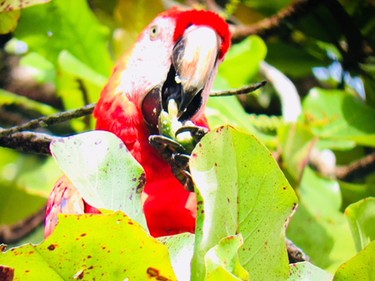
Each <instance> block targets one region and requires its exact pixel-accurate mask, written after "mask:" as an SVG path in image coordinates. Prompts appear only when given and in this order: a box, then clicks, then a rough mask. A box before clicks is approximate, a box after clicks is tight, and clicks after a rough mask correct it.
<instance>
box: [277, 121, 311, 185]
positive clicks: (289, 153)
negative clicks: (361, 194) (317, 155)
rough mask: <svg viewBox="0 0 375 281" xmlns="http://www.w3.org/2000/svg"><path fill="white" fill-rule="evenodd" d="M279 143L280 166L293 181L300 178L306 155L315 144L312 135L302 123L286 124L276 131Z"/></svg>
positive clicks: (297, 180) (305, 163)
mask: <svg viewBox="0 0 375 281" xmlns="http://www.w3.org/2000/svg"><path fill="white" fill-rule="evenodd" d="M278 137H279V145H280V149H281V151H282V159H283V162H282V167H283V169H284V171H286V172H287V173H288V174H289V175H290V176H291V179H292V180H293V182H296V183H298V182H299V180H300V179H301V176H302V173H303V171H304V168H305V166H306V165H307V163H308V157H309V155H310V152H311V149H312V147H313V145H314V144H315V141H314V135H313V134H312V133H311V131H310V130H309V128H307V127H306V126H304V125H303V124H299V123H296V124H288V125H285V126H282V127H281V128H280V129H279V132H278Z"/></svg>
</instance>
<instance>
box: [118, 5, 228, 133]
mask: <svg viewBox="0 0 375 281" xmlns="http://www.w3.org/2000/svg"><path fill="white" fill-rule="evenodd" d="M230 42H231V36H230V32H229V27H228V24H227V23H226V22H225V21H224V19H222V18H221V17H219V16H218V15H216V14H215V13H213V12H210V11H203V10H180V9H176V8H175V9H171V10H168V11H166V12H163V13H162V14H160V15H159V16H158V17H156V18H155V19H154V20H153V21H152V22H151V23H150V24H149V25H148V27H147V28H146V29H145V30H144V31H143V32H142V33H141V35H140V37H139V38H138V41H137V43H136V45H135V46H134V48H133V49H132V51H131V53H130V55H129V56H128V57H127V61H126V64H127V70H131V71H130V73H131V75H129V72H128V71H124V74H123V75H124V77H123V78H122V79H121V81H122V85H121V87H122V90H123V91H124V92H125V93H130V95H132V93H134V94H133V95H134V96H133V98H134V101H136V102H137V103H138V105H139V106H140V108H141V109H142V114H143V117H144V120H145V121H146V122H147V123H148V124H149V125H151V126H157V122H158V116H159V114H160V111H161V110H162V109H163V110H164V111H167V110H168V103H169V101H170V100H172V99H173V100H174V101H175V102H176V104H177V109H178V115H177V116H178V118H179V121H185V120H193V121H194V120H195V119H197V118H199V116H200V115H201V113H202V111H203V109H204V107H205V105H206V103H207V100H208V96H209V94H210V90H211V86H212V82H213V79H214V77H215V75H216V73H217V69H218V66H219V64H220V63H221V62H222V61H223V59H224V56H225V54H226V53H227V51H228V49H229V47H230ZM129 76H130V77H129ZM137 88H138V89H137Z"/></svg>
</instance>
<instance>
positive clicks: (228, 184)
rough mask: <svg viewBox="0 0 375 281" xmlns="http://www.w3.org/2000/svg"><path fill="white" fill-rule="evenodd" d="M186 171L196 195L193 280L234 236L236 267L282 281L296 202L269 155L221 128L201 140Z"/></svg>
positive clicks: (256, 143)
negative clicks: (239, 240) (210, 254)
mask: <svg viewBox="0 0 375 281" xmlns="http://www.w3.org/2000/svg"><path fill="white" fill-rule="evenodd" d="M190 169H191V172H192V176H193V179H194V182H195V183H196V186H197V190H198V191H197V192H198V218H197V230H196V249H195V253H194V258H193V274H194V275H193V278H197V280H200V279H203V277H204V268H203V258H204V256H205V254H206V253H207V251H209V250H210V249H211V248H212V247H214V246H215V245H217V244H218V243H219V241H220V240H221V239H222V238H224V237H227V236H231V235H236V234H238V233H240V234H241V235H242V236H243V237H244V245H243V246H242V247H241V249H240V251H239V256H240V261H241V264H242V266H244V268H245V269H246V270H247V271H248V272H249V274H250V276H251V277H252V278H254V279H257V280H259V279H263V278H266V277H268V280H273V279H282V278H286V277H287V276H288V274H289V266H288V258H287V254H286V248H285V233H284V232H285V222H286V221H287V220H288V217H289V216H290V215H291V213H292V212H293V210H294V208H295V207H296V204H297V198H296V195H295V193H294V191H293V189H292V188H291V187H290V185H289V183H288V182H287V180H286V179H285V177H284V175H283V174H282V172H281V171H280V169H279V167H278V165H277V163H276V162H275V160H274V159H273V157H272V156H271V154H270V152H269V151H268V150H267V149H266V148H265V147H264V146H263V145H262V144H261V143H259V141H258V140H257V139H255V138H254V137H253V136H250V135H246V134H243V133H240V132H238V131H236V130H234V129H232V128H230V127H223V128H219V129H217V130H215V131H213V132H211V133H209V134H207V135H206V136H205V137H204V138H203V139H202V141H201V142H200V143H199V145H198V146H197V147H196V148H195V150H194V151H193V154H192V159H191V163H190Z"/></svg>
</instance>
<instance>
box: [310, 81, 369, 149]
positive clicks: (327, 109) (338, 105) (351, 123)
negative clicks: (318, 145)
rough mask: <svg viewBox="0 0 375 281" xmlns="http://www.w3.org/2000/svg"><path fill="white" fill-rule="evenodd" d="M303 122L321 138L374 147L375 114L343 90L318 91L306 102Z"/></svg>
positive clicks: (311, 94)
mask: <svg viewBox="0 0 375 281" xmlns="http://www.w3.org/2000/svg"><path fill="white" fill-rule="evenodd" d="M303 108H304V113H305V116H304V121H305V122H306V123H308V124H310V125H311V126H312V128H313V131H314V132H315V133H316V134H317V135H318V136H320V137H322V138H327V139H338V140H351V141H355V142H356V143H358V144H362V145H367V146H375V123H374V122H369V120H372V119H373V118H374V116H375V110H374V109H373V108H371V107H368V106H366V104H365V103H363V102H362V101H361V100H359V99H358V98H356V97H354V96H352V95H350V94H348V93H347V92H344V91H340V90H324V89H318V88H315V89H313V90H311V91H310V93H309V95H308V96H307V97H306V98H305V100H304V102H303Z"/></svg>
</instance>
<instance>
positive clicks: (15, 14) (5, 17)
mask: <svg viewBox="0 0 375 281" xmlns="http://www.w3.org/2000/svg"><path fill="white" fill-rule="evenodd" d="M1 7H2V5H0V22H1V24H0V34H7V33H10V32H12V31H14V30H15V29H16V27H17V24H18V21H19V19H20V16H21V11H20V10H12V11H7V12H4V11H1Z"/></svg>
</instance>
